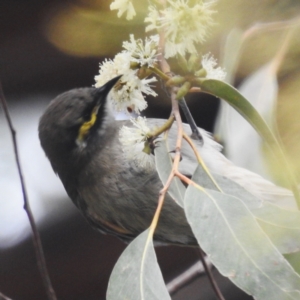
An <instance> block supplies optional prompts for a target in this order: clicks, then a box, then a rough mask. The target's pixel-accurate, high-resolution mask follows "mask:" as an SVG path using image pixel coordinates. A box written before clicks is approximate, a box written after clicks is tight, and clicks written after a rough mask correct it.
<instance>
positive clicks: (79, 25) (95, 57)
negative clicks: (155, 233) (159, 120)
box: [0, 0, 300, 300]
mask: <svg viewBox="0 0 300 300" xmlns="http://www.w3.org/2000/svg"><path fill="white" fill-rule="evenodd" d="M109 5H110V1H106V0H59V1H58V0H57V1H55V0H51V1H50V0H39V1H37V0H26V1H24V0H9V1H8V0H7V1H5V0H3V1H1V2H0V15H1V17H0V79H1V82H2V85H3V90H4V93H5V95H6V98H7V101H8V105H9V109H10V112H11V116H12V120H13V123H14V126H15V128H16V130H17V138H18V142H19V150H20V156H21V163H22V166H23V171H24V176H25V181H26V184H27V188H28V195H29V200H30V203H31V205H32V209H33V213H34V215H35V219H36V221H37V223H38V226H39V229H40V232H41V237H42V242H43V246H44V251H45V255H46V260H47V265H48V267H49V272H50V276H51V279H52V282H53V285H54V289H55V291H56V293H57V296H58V299H60V300H69V299H70V300H71V299H72V300H77V299H78V300H79V299H105V291H106V288H107V283H108V278H109V275H110V273H111V270H112V268H113V266H114V264H115V262H116V260H117V259H118V257H119V255H120V254H121V252H122V251H123V250H124V248H125V246H126V245H124V244H123V243H122V242H121V241H119V240H117V239H116V238H114V237H110V236H106V235H102V234H99V233H97V232H95V231H94V230H93V229H91V228H90V227H89V226H88V225H87V223H86V222H85V220H84V219H83V217H82V216H81V215H80V214H79V212H78V211H77V210H76V209H75V207H74V205H73V204H72V203H71V201H70V200H69V199H68V198H67V195H66V193H65V191H64V189H63V187H62V184H61V183H60V181H59V179H58V178H57V177H56V176H55V174H54V173H53V172H52V169H51V167H50V164H49V162H48V161H47V159H46V158H45V156H44V153H43V152H42V149H41V148H40V145H39V141H38V136H37V126H38V120H39V117H40V116H41V114H42V113H43V111H44V110H45V108H46V106H47V104H48V103H49V101H50V100H51V99H53V98H54V97H55V96H56V95H58V94H59V93H61V92H64V91H66V90H68V89H72V88H75V87H83V86H91V85H93V84H94V76H95V75H97V74H98V71H99V62H101V61H102V60H103V59H104V58H113V56H114V55H115V54H116V53H117V52H118V51H120V50H121V46H122V41H124V40H128V38H129V34H130V33H134V34H135V36H136V37H143V35H144V23H143V20H144V17H145V14H146V6H145V5H144V4H143V1H138V0H137V1H134V5H135V8H136V11H137V14H138V15H139V17H136V18H135V19H133V21H131V22H128V21H126V20H125V19H123V18H121V19H118V18H117V17H116V11H112V12H111V11H110V10H109ZM217 11H218V14H217V15H216V23H217V24H216V26H215V28H213V30H212V32H211V35H210V38H209V40H208V41H207V43H206V44H205V45H204V46H203V48H202V49H201V51H202V53H205V52H207V51H210V52H212V53H213V55H214V56H215V57H217V58H218V61H219V62H220V64H222V66H224V67H226V71H227V73H228V76H227V81H228V82H231V83H232V84H234V85H235V86H237V87H239V88H240V90H241V91H242V92H243V93H244V94H245V95H246V96H247V98H248V99H249V100H253V103H254V104H255V105H256V106H257V108H258V109H259V110H260V111H261V113H262V114H263V115H264V117H265V118H266V119H267V120H268V121H269V122H270V124H271V125H270V126H273V128H276V130H277V131H278V132H279V134H280V137H281V139H282V141H283V143H284V145H285V148H286V152H287V153H288V157H289V159H290V161H291V162H292V166H293V168H294V172H295V175H296V176H297V178H298V179H299V178H300V156H299V153H300V121H299V120H300V88H299V82H300V26H299V18H300V2H299V1H297V0H264V1H261V0H253V1H243V0H220V1H219V3H218V4H217ZM174 70H175V71H176V65H174ZM187 101H188V104H189V106H190V109H191V111H192V114H193V115H194V117H195V120H196V122H197V124H198V125H199V126H201V127H203V128H205V129H206V130H209V131H213V130H214V131H215V134H216V136H217V138H218V139H219V140H220V141H221V142H222V143H223V144H224V146H225V150H224V151H225V153H226V154H227V155H228V156H229V157H230V158H231V159H232V160H234V161H235V162H236V163H237V164H239V165H241V166H243V167H248V168H252V169H253V170H254V171H256V172H259V173H261V174H264V175H265V176H267V177H268V178H270V179H271V180H274V181H275V182H276V183H278V184H281V185H285V176H284V174H281V172H280V166H277V165H276V161H274V160H272V159H270V158H269V157H270V155H268V150H267V149H265V147H264V144H263V142H262V141H261V140H260V139H259V137H257V136H255V135H254V134H253V132H251V129H249V128H248V127H247V125H245V123H243V121H241V120H240V119H239V118H238V117H237V116H236V115H235V114H234V113H233V112H231V111H229V110H228V108H227V107H226V106H224V105H222V106H221V107H220V106H219V100H218V99H216V98H214V97H211V96H208V95H204V94H198V95H192V96H189V97H188V98H187ZM255 101H256V102H255ZM219 107H220V108H221V109H219V110H218V108H219ZM169 109H170V106H169V103H168V101H167V99H165V98H164V97H160V98H156V99H150V102H149V108H148V109H147V111H146V115H147V116H149V117H168V115H169V112H170V110H169ZM216 120H217V122H216ZM249 149H251V151H249ZM241 153H242V154H243V155H242V156H241ZM254 158H255V159H254ZM224 251H226V249H224ZM157 256H158V260H159V263H160V265H161V268H162V272H163V275H164V278H165V280H166V282H169V281H170V280H172V279H173V278H174V277H176V276H177V275H178V274H180V273H181V272H182V271H184V270H186V269H187V268H188V267H189V266H191V265H192V264H193V263H194V262H196V261H197V260H198V259H199V255H198V253H197V251H195V250H194V249H189V248H184V247H160V248H157ZM214 273H215V275H216V278H217V281H218V283H219V284H220V287H221V289H222V291H223V293H224V295H225V297H226V299H245V300H246V299H251V298H250V297H248V296H246V295H245V294H244V293H242V292H241V291H240V290H239V289H237V288H236V287H234V286H233V285H232V284H231V283H230V282H229V281H228V280H227V279H225V278H223V277H222V276H221V275H219V274H218V273H217V271H216V270H214ZM0 292H2V293H4V294H6V295H7V296H9V297H10V298H12V299H14V300H18V299H20V300H26V299H46V294H45V291H44V289H43V286H42V281H41V278H40V276H39V273H38V270H37V264H36V259H35V254H34V250H33V245H32V241H31V233H30V228H29V223H28V220H27V217H26V214H25V212H24V210H23V199H22V194H21V188H20V183H19V179H18V174H17V170H16V164H15V160H14V155H13V148H12V143H11V137H10V132H9V130H8V126H7V124H6V121H5V118H4V114H3V111H2V109H0ZM0 298H1V296H0ZM172 299H178V300H179V299H215V296H214V294H213V292H212V289H211V287H210V286H209V283H208V280H207V278H206V277H205V276H204V275H201V276H199V277H198V278H197V279H195V280H194V281H193V282H191V283H190V284H189V285H187V286H185V287H184V288H183V289H181V290H180V291H178V292H177V293H176V294H174V295H173V297H172Z"/></svg>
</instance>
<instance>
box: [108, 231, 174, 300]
mask: <svg viewBox="0 0 300 300" xmlns="http://www.w3.org/2000/svg"><path fill="white" fill-rule="evenodd" d="M118 299H121V300H124V299H125V300H136V299H140V300H171V298H170V295H169V293H168V291H167V289H166V286H165V283H164V280H163V277H162V274H161V271H160V269H159V266H158V263H157V259H156V255H155V252H154V248H153V242H152V238H151V236H150V234H149V229H147V230H146V231H144V232H143V233H141V234H140V235H139V236H138V237H136V238H135V239H134V240H133V241H132V242H131V243H130V244H129V245H128V246H127V248H126V249H125V251H124V252H123V253H122V255H121V256H120V257H119V259H118V261H117V263H116V265H115V267H114V269H113V271H112V274H111V276H110V279H109V283H108V288H107V300H118Z"/></svg>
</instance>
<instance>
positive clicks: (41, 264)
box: [0, 82, 57, 300]
mask: <svg viewBox="0 0 300 300" xmlns="http://www.w3.org/2000/svg"><path fill="white" fill-rule="evenodd" d="M0 101H1V104H2V107H3V110H4V114H5V117H6V120H7V123H8V126H9V129H10V132H11V136H12V141H13V147H14V153H15V159H16V163H17V168H18V173H19V178H20V182H21V188H22V194H23V200H24V210H25V211H26V213H27V216H28V219H29V223H30V226H31V229H32V234H33V244H34V249H35V254H36V259H37V264H38V268H39V270H40V274H41V277H42V280H43V283H44V286H45V289H46V293H47V296H48V299H49V300H56V299H57V298H56V295H55V292H54V289H53V287H52V284H51V281H50V277H49V273H48V270H47V266H46V260H45V256H44V252H43V247H42V243H41V238H40V235H39V232H38V230H37V227H36V224H35V221H34V217H33V214H32V211H31V208H30V205H29V201H28V197H27V191H26V186H25V182H24V177H23V172H22V168H21V163H20V158H19V151H18V145H17V139H16V134H17V133H16V130H15V129H14V127H13V124H12V121H11V117H10V114H9V111H8V107H7V102H6V100H5V96H4V93H3V90H2V85H1V82H0Z"/></svg>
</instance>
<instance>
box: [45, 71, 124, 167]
mask: <svg viewBox="0 0 300 300" xmlns="http://www.w3.org/2000/svg"><path fill="white" fill-rule="evenodd" d="M120 77H121V76H118V77H115V78H113V79H112V80H110V81H108V82H107V83H106V84H105V85H103V86H102V87H100V88H79V89H73V90H70V91H68V92H65V93H63V94H61V95H59V96H57V97H56V98H55V99H54V100H52V101H51V103H50V104H49V106H48V108H47V109H46V111H45V113H44V114H43V116H42V117H41V119H40V123H39V138H40V141H41V145H42V147H43V149H44V151H45V153H46V155H47V156H48V158H49V159H50V161H51V163H52V166H53V168H54V169H56V167H55V161H62V160H67V159H68V158H70V156H72V155H73V154H74V153H76V154H77V156H78V153H80V152H82V153H84V151H85V150H86V149H88V148H89V144H92V143H93V138H94V137H96V136H97V132H98V131H99V130H100V129H101V126H102V125H103V123H104V122H105V121H106V118H107V117H108V116H107V114H108V112H107V105H106V102H107V101H106V99H107V95H108V93H109V91H110V90H111V89H112V87H113V86H114V85H115V84H116V82H117V81H118V80H119V79H120ZM77 158H78V157H77ZM55 171H57V170H55Z"/></svg>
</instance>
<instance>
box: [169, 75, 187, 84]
mask: <svg viewBox="0 0 300 300" xmlns="http://www.w3.org/2000/svg"><path fill="white" fill-rule="evenodd" d="M184 81H185V78H184V77H181V76H174V77H172V78H171V79H169V80H168V81H167V82H166V86H174V85H180V84H182V83H184Z"/></svg>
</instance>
